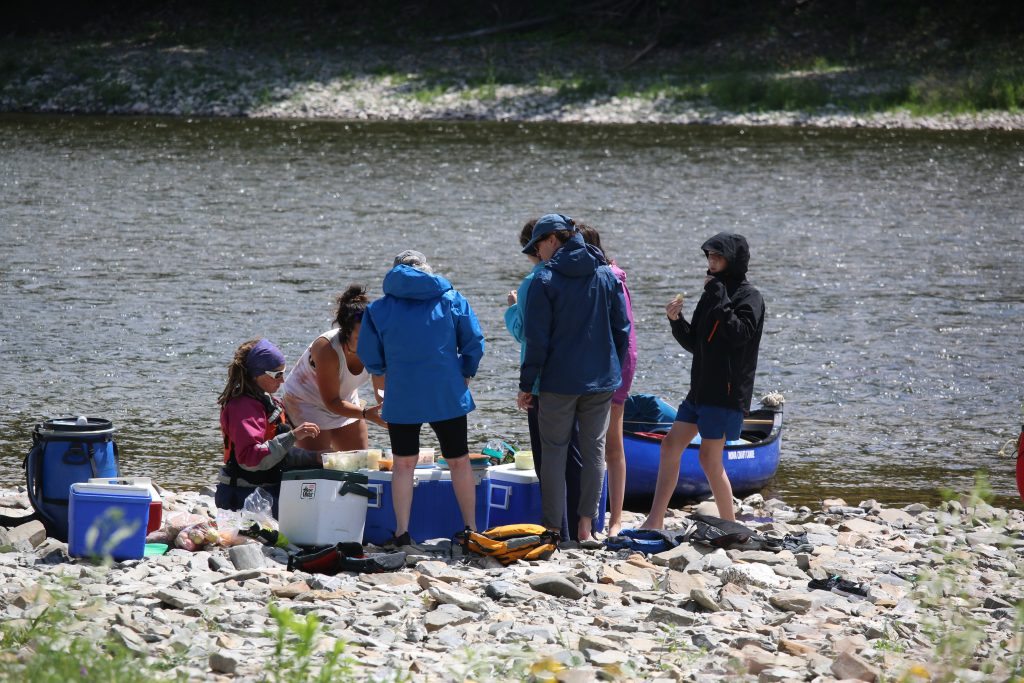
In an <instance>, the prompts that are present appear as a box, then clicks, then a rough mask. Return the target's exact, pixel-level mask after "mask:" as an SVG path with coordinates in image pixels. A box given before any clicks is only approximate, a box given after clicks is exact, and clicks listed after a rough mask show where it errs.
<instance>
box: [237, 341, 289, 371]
mask: <svg viewBox="0 0 1024 683" xmlns="http://www.w3.org/2000/svg"><path fill="white" fill-rule="evenodd" d="M282 365H284V354H283V353H281V349H279V348H277V347H276V346H274V345H273V344H272V343H270V342H269V341H267V340H266V339H260V340H259V341H258V342H256V346H254V347H252V348H251V349H249V353H248V354H247V355H246V357H245V369H246V370H248V371H249V376H250V377H259V376H260V375H262V374H263V373H264V372H266V371H267V370H273V369H274V368H279V367H281V366H282Z"/></svg>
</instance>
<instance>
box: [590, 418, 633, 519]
mask: <svg viewBox="0 0 1024 683" xmlns="http://www.w3.org/2000/svg"><path fill="white" fill-rule="evenodd" d="M624 410H625V406H624V405H622V404H620V403H612V412H611V418H610V420H609V421H608V436H607V438H606V439H605V445H604V460H605V466H606V467H607V468H608V510H609V513H608V535H609V536H615V535H617V534H618V533H619V530H620V529H621V528H622V500H623V498H625V497H626V452H625V447H624V446H623V443H622V413H623V411H624ZM581 538H582V536H581Z"/></svg>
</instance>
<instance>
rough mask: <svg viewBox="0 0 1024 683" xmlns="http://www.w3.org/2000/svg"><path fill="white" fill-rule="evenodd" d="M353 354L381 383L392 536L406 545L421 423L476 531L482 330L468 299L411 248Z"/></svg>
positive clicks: (369, 313)
mask: <svg viewBox="0 0 1024 683" xmlns="http://www.w3.org/2000/svg"><path fill="white" fill-rule="evenodd" d="M356 353H357V355H358V356H359V358H360V360H362V361H363V365H365V366H366V369H367V370H368V371H369V372H370V374H371V375H375V376H382V377H383V378H384V405H383V408H382V410H381V416H382V417H383V418H384V419H385V420H386V421H387V423H388V435H389V436H390V437H391V451H392V453H393V455H394V460H395V462H394V465H393V469H392V477H391V493H392V499H393V502H394V508H395V523H396V527H395V535H394V537H392V538H391V539H390V541H389V542H388V545H395V546H401V545H409V544H411V543H412V539H411V538H410V536H409V513H410V510H411V508H412V489H413V472H414V470H415V469H416V461H417V456H418V455H419V451H420V428H421V427H422V426H423V423H424V422H427V423H429V424H430V427H431V428H432V429H433V430H434V433H435V434H436V435H437V440H438V442H439V443H440V445H441V455H443V456H444V459H445V462H447V463H448V467H449V468H450V470H451V474H452V488H453V489H454V490H455V498H456V500H457V501H458V503H459V510H460V511H461V512H462V518H463V520H464V522H465V525H466V526H467V527H468V528H470V529H473V530H474V531H475V530H476V519H475V509H476V489H475V482H474V480H473V472H472V469H471V468H470V463H469V458H468V457H467V456H468V454H469V442H468V436H467V424H466V415H467V414H468V413H469V412H470V411H471V410H473V409H474V408H476V404H475V403H474V402H473V396H472V394H471V393H470V391H469V380H470V379H472V378H473V376H474V375H476V371H477V368H478V367H479V365H480V359H481V358H483V355H484V337H483V333H482V332H481V331H480V324H479V323H478V322H477V319H476V315H475V314H474V313H473V309H472V308H471V307H470V305H469V302H468V301H466V299H465V297H463V296H462V295H461V294H459V293H458V292H457V291H455V289H453V288H452V285H451V283H450V282H448V280H446V279H445V278H443V277H441V276H440V275H435V274H434V273H433V272H432V270H431V268H430V265H429V264H428V263H427V259H426V257H425V256H424V255H423V254H421V253H420V252H418V251H412V250H406V251H403V252H401V253H399V254H398V256H396V257H395V261H394V267H393V268H392V269H391V271H390V272H389V273H388V274H387V275H386V276H385V277H384V296H383V297H381V298H380V299H377V300H376V301H374V302H373V303H371V304H370V305H369V306H368V307H367V308H366V312H365V313H364V314H363V325H362V330H361V332H360V334H359V343H358V345H357V347H356Z"/></svg>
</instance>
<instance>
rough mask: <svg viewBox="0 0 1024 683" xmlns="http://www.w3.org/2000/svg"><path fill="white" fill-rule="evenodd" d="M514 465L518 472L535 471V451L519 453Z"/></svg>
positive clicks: (515, 456)
mask: <svg viewBox="0 0 1024 683" xmlns="http://www.w3.org/2000/svg"><path fill="white" fill-rule="evenodd" d="M513 457H514V458H515V460H514V464H515V468H516V469H517V470H532V469H533V451H519V452H518V453H516V454H515V455H514V456H513Z"/></svg>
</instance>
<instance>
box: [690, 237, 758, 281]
mask: <svg viewBox="0 0 1024 683" xmlns="http://www.w3.org/2000/svg"><path fill="white" fill-rule="evenodd" d="M700 249H701V251H703V252H704V255H705V256H707V254H708V252H709V251H717V252H718V253H719V254H721V255H722V256H723V257H725V260H726V261H728V262H729V266H728V267H727V268H726V269H725V271H724V272H723V273H722V274H721V275H722V276H724V277H723V279H737V280H742V279H744V278H745V277H746V276H747V267H748V266H749V265H750V247H749V246H748V245H747V238H746V237H744V236H743V235H737V234H736V233H733V232H720V233H718V234H717V235H715V236H714V237H712V238H711V239H709V240H708V241H707V242H705V243H704V244H702V245H700Z"/></svg>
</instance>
